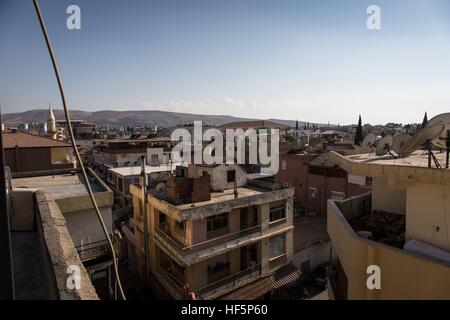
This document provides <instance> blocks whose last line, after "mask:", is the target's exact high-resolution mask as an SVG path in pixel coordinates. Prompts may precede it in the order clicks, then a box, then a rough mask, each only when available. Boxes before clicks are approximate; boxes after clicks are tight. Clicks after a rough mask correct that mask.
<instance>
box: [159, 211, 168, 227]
mask: <svg viewBox="0 0 450 320" xmlns="http://www.w3.org/2000/svg"><path fill="white" fill-rule="evenodd" d="M166 223H167V216H166V215H165V214H164V213H162V212H160V213H159V225H162V224H166Z"/></svg>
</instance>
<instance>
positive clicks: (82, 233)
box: [63, 207, 112, 246]
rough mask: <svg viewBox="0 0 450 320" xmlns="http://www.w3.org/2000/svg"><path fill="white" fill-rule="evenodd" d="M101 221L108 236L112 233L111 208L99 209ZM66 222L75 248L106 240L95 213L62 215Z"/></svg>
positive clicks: (89, 211)
mask: <svg viewBox="0 0 450 320" xmlns="http://www.w3.org/2000/svg"><path fill="white" fill-rule="evenodd" d="M100 212H101V214H102V218H103V221H104V222H105V225H106V228H107V229H108V232H109V234H111V233H112V212H111V207H104V208H100ZM63 215H64V218H65V219H66V221H67V229H68V230H69V233H70V236H71V238H72V240H73V243H74V245H75V246H79V245H82V244H89V243H93V242H97V241H103V240H106V237H105V235H104V233H103V229H102V228H101V226H100V222H99V221H98V218H97V215H96V213H95V211H94V210H93V209H92V210H83V211H76V212H70V213H63Z"/></svg>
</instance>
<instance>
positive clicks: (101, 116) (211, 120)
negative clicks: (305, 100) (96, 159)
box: [2, 109, 323, 128]
mask: <svg viewBox="0 0 450 320" xmlns="http://www.w3.org/2000/svg"><path fill="white" fill-rule="evenodd" d="M53 112H54V114H55V117H56V120H63V119H64V112H63V110H57V109H55V110H53ZM70 116H71V118H72V120H87V121H91V122H95V123H96V124H99V125H111V126H117V127H119V126H120V127H123V126H135V125H137V126H139V125H141V126H144V125H147V126H151V127H153V126H158V127H165V128H170V127H175V126H177V125H179V124H182V123H192V122H193V121H194V120H198V121H203V123H205V124H209V125H221V124H225V123H228V122H233V121H246V120H256V119H250V118H239V117H233V116H227V115H199V114H190V113H178V112H169V111H158V110H141V111H112V110H102V111H93V112H90V111H80V110H71V111H70ZM46 118H47V109H36V110H29V111H24V112H18V113H6V114H3V115H2V121H3V122H4V123H5V124H7V125H17V124H19V123H31V122H44V121H45V120H46ZM267 120H271V121H274V122H278V123H281V124H285V125H288V126H290V127H294V126H295V120H280V119H267ZM303 124H304V122H303V121H299V125H300V126H303ZM321 126H323V124H322V125H321Z"/></svg>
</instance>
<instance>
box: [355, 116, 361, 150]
mask: <svg viewBox="0 0 450 320" xmlns="http://www.w3.org/2000/svg"><path fill="white" fill-rule="evenodd" d="M362 141H363V133H362V121H361V115H359V120H358V126H357V127H356V134H355V144H356V145H359V146H360V145H361V142H362Z"/></svg>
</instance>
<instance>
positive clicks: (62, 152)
mask: <svg viewBox="0 0 450 320" xmlns="http://www.w3.org/2000/svg"><path fill="white" fill-rule="evenodd" d="M50 150H51V161H52V163H55V162H67V157H68V155H69V148H67V147H62V148H51V149H50Z"/></svg>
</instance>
